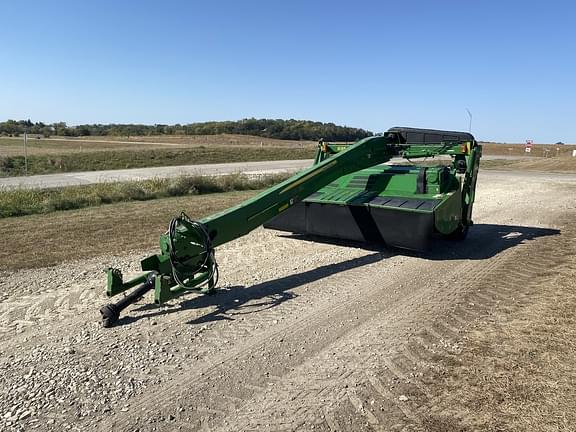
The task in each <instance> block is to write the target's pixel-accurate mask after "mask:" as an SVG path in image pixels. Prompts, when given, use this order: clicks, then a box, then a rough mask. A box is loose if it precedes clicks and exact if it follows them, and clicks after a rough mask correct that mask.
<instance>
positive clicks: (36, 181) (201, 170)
mask: <svg viewBox="0 0 576 432" xmlns="http://www.w3.org/2000/svg"><path fill="white" fill-rule="evenodd" d="M482 158H483V159H484V160H492V159H511V160H512V159H526V157H525V156H507V155H505V156H491V155H484V156H482ZM532 159H541V158H535V157H532ZM312 162H313V161H312V160H307V159H306V160H283V161H282V160H281V161H263V162H233V163H222V164H199V165H181V166H169V167H151V168H131V169H120V170H107V171H84V172H71V173H59V174H43V175H34V176H29V177H3V178H0V189H1V188H8V189H11V188H22V187H24V188H34V189H48V188H54V187H62V186H79V185H87V184H94V183H105V182H117V181H129V180H146V179H151V178H158V177H177V176H180V175H206V176H209V175H222V174H234V173H238V172H241V173H244V174H247V175H258V174H277V173H283V172H295V171H299V170H301V169H303V168H308V167H309V166H311V165H312Z"/></svg>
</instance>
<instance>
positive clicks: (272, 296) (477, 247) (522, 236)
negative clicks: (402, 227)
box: [117, 224, 560, 325]
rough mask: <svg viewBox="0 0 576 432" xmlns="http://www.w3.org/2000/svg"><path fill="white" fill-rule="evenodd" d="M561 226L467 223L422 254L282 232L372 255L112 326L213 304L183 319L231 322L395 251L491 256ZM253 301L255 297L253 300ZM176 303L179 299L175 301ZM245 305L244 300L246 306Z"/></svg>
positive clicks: (154, 310)
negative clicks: (459, 237)
mask: <svg viewBox="0 0 576 432" xmlns="http://www.w3.org/2000/svg"><path fill="white" fill-rule="evenodd" d="M559 234H560V230H557V229H550V228H536V227H526V226H516V225H493V224H477V225H474V226H473V227H471V229H470V232H469V234H468V237H467V239H466V240H465V241H453V240H448V239H446V238H444V237H441V236H438V237H436V238H434V239H433V242H432V247H431V248H430V250H429V251H426V252H414V251H408V250H404V249H397V248H389V247H386V246H384V245H378V244H366V243H358V242H349V241H343V240H333V239H326V238H320V237H315V236H303V235H294V234H289V235H283V236H284V237H287V238H296V239H305V240H313V241H315V242H321V243H327V244H334V245H340V246H348V247H361V248H363V249H366V250H370V251H373V252H374V253H372V254H370V255H366V256H363V257H359V258H354V259H350V260H347V261H343V262H340V263H335V264H328V265H325V266H321V267H318V268H316V269H313V270H308V271H306V272H304V273H297V274H293V275H290V276H285V277H281V278H278V279H274V280H269V281H266V282H262V283H259V284H256V285H252V286H232V287H227V288H220V289H218V290H217V291H216V293H215V294H213V295H196V296H194V297H193V298H190V299H186V300H183V301H181V302H180V303H176V304H173V305H170V304H169V305H167V306H166V307H168V309H159V307H158V306H157V305H150V304H148V305H143V306H140V307H139V308H136V309H134V310H135V311H139V312H145V313H144V314H142V315H138V316H136V317H134V316H124V317H122V318H121V319H120V320H119V321H118V323H117V325H127V324H130V323H132V322H135V321H138V320H140V319H142V318H152V317H156V316H162V315H168V314H172V313H178V312H181V311H183V310H189V309H202V308H206V307H215V309H214V310H213V311H211V312H209V313H207V314H205V315H202V316H201V317H198V318H196V319H194V320H191V321H188V324H203V323H208V322H214V321H221V320H234V319H235V317H236V316H239V315H243V314H250V313H257V312H261V311H262V310H265V309H270V308H273V307H275V306H278V305H279V304H282V303H284V302H285V301H288V300H290V299H293V298H295V297H296V294H294V293H292V292H290V290H292V289H294V288H297V287H299V286H301V285H305V284H308V283H312V282H315V281H318V280H320V279H323V278H326V277H328V276H331V275H334V274H336V273H340V272H343V271H346V270H351V269H354V268H358V267H362V266H365V265H369V264H373V263H376V262H378V261H381V260H383V259H386V258H391V257H393V256H396V255H404V256H413V257H418V258H422V259H428V260H461V259H470V260H481V259H487V258H491V257H493V256H495V255H497V254H498V253H501V252H503V251H504V250H506V249H509V248H512V247H515V246H517V245H519V244H521V243H525V242H527V241H530V240H533V239H536V238H539V237H546V236H553V235H559ZM255 300H260V301H259V302H257V303H255V302H254V301H255ZM176 301H178V300H176ZM248 303H249V304H248Z"/></svg>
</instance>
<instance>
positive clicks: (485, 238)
mask: <svg viewBox="0 0 576 432" xmlns="http://www.w3.org/2000/svg"><path fill="white" fill-rule="evenodd" d="M559 234H560V230H558V229H552V228H537V227H527V226H518V225H496V224H475V225H474V226H472V227H471V228H470V231H469V233H468V236H467V238H466V240H463V241H457V240H449V239H447V238H446V237H444V236H442V235H434V236H433V239H432V242H431V247H430V249H429V250H427V251H421V252H418V251H411V250H407V249H400V248H394V247H388V246H386V245H382V244H366V243H361V242H354V241H346V240H339V239H330V238H323V237H317V236H311V235H300V234H285V235H282V236H283V237H286V238H292V239H303V240H311V241H314V242H319V243H326V244H333V245H338V246H349V247H361V248H363V249H367V250H372V251H379V252H380V253H384V252H385V251H387V252H388V253H391V254H392V255H405V256H414V257H420V258H424V259H429V260H460V259H471V260H481V259H487V258H491V257H493V256H495V255H497V254H499V253H500V252H503V251H504V250H506V249H509V248H511V247H514V246H517V245H518V244H520V243H525V242H527V241H530V240H533V239H536V238H539V237H546V236H552V235H559Z"/></svg>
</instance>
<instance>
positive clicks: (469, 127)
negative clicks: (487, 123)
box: [466, 108, 472, 133]
mask: <svg viewBox="0 0 576 432" xmlns="http://www.w3.org/2000/svg"><path fill="white" fill-rule="evenodd" d="M466 112H467V113H468V117H469V118H470V120H469V121H468V132H469V133H471V132H472V113H471V112H470V110H469V109H468V108H466Z"/></svg>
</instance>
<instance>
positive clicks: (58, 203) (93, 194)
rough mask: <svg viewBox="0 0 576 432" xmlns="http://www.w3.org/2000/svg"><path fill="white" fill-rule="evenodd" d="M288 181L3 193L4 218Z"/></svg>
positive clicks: (231, 179)
mask: <svg viewBox="0 0 576 432" xmlns="http://www.w3.org/2000/svg"><path fill="white" fill-rule="evenodd" d="M286 178H288V174H274V175H262V176H258V177H250V176H247V175H245V174H231V175H223V176H213V177H208V176H180V177H176V178H173V179H164V178H154V179H151V180H140V181H129V182H115V183H99V184H94V185H86V186H70V187H62V188H56V189H45V190H36V189H26V188H21V189H0V218H7V217H15V216H25V215H31V214H39V213H51V212H55V211H61V210H73V209H80V208H85V207H95V206H99V205H103V204H113V203H117V202H126V201H146V200H153V199H159V198H166V197H177V196H186V195H204V194H211V193H221V192H232V191H242V190H257V189H264V188H267V187H270V186H273V185H274V184H277V183H279V182H281V181H283V180H285V179H286Z"/></svg>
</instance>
